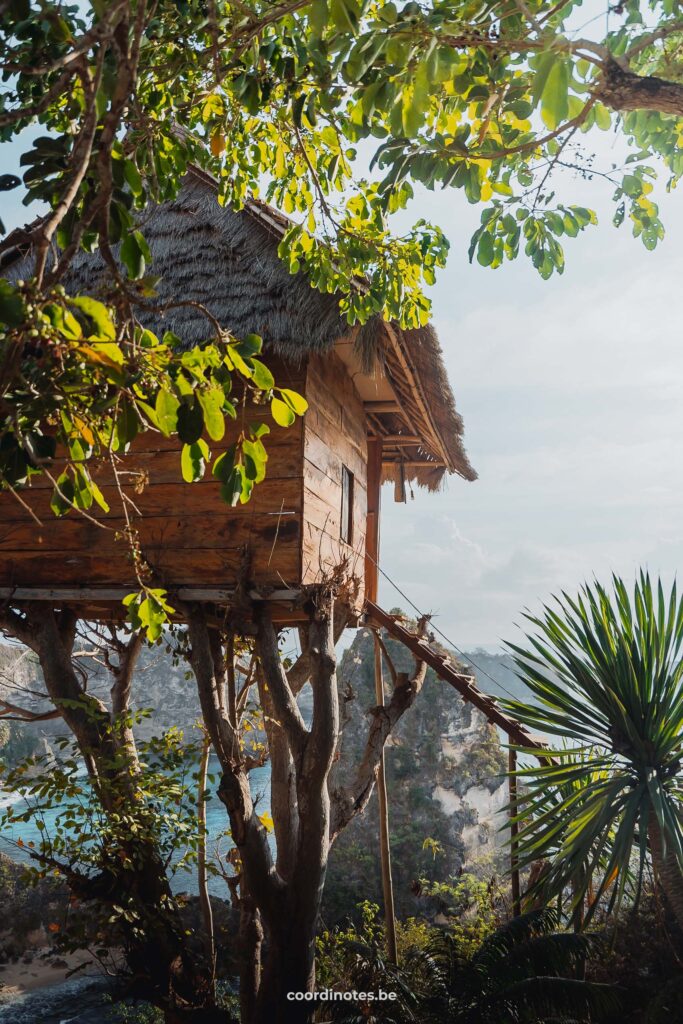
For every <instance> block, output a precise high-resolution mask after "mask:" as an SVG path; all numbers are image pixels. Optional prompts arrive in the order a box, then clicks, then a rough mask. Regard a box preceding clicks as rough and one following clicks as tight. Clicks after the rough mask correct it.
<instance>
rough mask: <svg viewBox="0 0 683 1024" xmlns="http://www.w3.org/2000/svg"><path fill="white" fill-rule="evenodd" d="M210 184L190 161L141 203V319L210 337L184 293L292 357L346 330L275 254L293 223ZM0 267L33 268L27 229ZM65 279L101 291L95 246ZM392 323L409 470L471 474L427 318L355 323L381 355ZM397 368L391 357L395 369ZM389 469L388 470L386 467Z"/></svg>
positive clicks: (409, 474)
mask: <svg viewBox="0 0 683 1024" xmlns="http://www.w3.org/2000/svg"><path fill="white" fill-rule="evenodd" d="M216 192H217V184H216V182H215V181H214V180H213V179H212V178H211V177H210V176H209V175H207V174H205V173H204V172H203V171H201V170H199V169H197V168H192V169H191V170H190V172H189V173H188V175H187V177H186V179H185V181H184V183H183V186H182V189H181V191H180V193H179V194H178V196H177V197H176V198H175V199H174V200H171V201H169V202H166V203H164V204H162V205H159V206H155V207H152V208H151V209H149V210H147V211H145V213H144V216H143V220H144V224H143V228H144V233H145V238H146V239H147V241H148V244H149V246H150V249H151V251H152V256H153V265H152V267H151V268H150V272H151V273H154V274H155V275H160V281H159V283H158V285H157V286H156V290H157V292H158V297H157V298H155V299H154V300H153V301H154V304H155V309H149V308H142V307H141V308H139V309H136V315H137V316H138V318H139V320H140V322H141V323H142V324H143V325H144V326H146V327H148V328H150V329H151V330H153V331H155V332H156V333H158V334H163V332H164V331H165V330H171V331H173V332H174V333H175V334H177V335H178V336H179V337H180V338H182V339H183V341H184V342H185V343H186V344H199V343H201V342H202V341H205V340H206V339H207V337H209V336H211V334H212V328H211V326H210V324H209V322H208V320H207V318H206V317H205V316H204V315H203V314H202V313H201V312H200V311H199V310H198V308H197V307H196V306H183V305H177V303H178V302H179V301H183V300H188V299H189V300H191V301H192V302H193V303H198V304H201V305H202V306H204V307H206V309H207V310H208V311H209V312H210V314H211V315H212V317H214V318H215V320H217V321H218V322H219V323H220V324H221V325H222V326H223V327H224V328H225V329H226V330H229V331H231V332H232V333H233V334H234V335H235V336H236V337H244V336H245V335H246V334H259V335H260V336H261V337H262V338H263V340H264V348H265V350H266V351H270V352H273V353H275V354H277V355H280V356H282V357H284V358H286V359H287V360H290V361H293V362H301V361H303V360H304V359H305V358H306V356H307V355H309V354H311V353H325V352H328V351H331V350H332V349H333V348H334V346H335V344H336V343H337V342H339V341H340V339H342V338H348V337H349V334H350V333H351V329H350V328H349V326H348V324H347V322H346V320H345V318H344V317H343V316H342V314H341V313H340V309H339V296H338V295H334V294H326V293H321V292H319V291H317V290H316V289H314V288H312V287H311V286H310V283H309V281H308V279H307V277H306V275H305V274H303V273H299V274H295V275H292V274H290V273H289V271H288V269H287V267H286V266H285V264H284V263H283V262H282V260H281V259H280V258H279V257H278V246H279V243H280V241H281V239H282V237H283V235H284V234H285V232H286V231H287V229H288V228H289V227H290V222H289V221H288V220H287V218H285V217H284V216H283V215H282V214H280V213H279V212H278V211H276V210H274V209H272V208H271V207H269V206H267V205H266V204H265V203H262V202H260V201H257V200H250V201H249V202H248V203H247V204H246V205H245V207H244V209H242V210H239V211H235V210H232V209H228V208H225V207H222V206H220V204H219V203H218V202H217V200H216ZM31 227H33V225H32V226H31ZM0 273H2V274H3V276H6V277H9V278H10V279H14V280H17V279H20V278H25V277H29V276H30V274H31V254H30V230H24V231H23V232H16V247H15V249H14V250H13V251H9V252H6V254H5V258H4V260H3V264H2V266H0ZM64 284H65V287H66V288H67V290H68V291H69V292H79V293H86V294H91V295H93V296H99V297H102V298H106V296H107V292H108V291H109V290H110V287H111V284H110V275H109V271H108V268H107V266H106V264H105V263H104V260H103V259H102V257H101V255H100V254H99V253H98V252H95V253H93V254H88V253H83V252H80V253H78V254H77V256H76V257H75V258H74V260H73V261H72V264H71V266H70V268H69V272H68V275H67V277H66V279H65V280H64ZM164 307H166V308H165V309H164ZM389 329H390V330H391V331H392V332H393V336H394V339H397V344H398V347H399V349H400V355H401V359H400V360H399V363H405V364H406V365H408V366H409V367H411V368H412V369H411V370H410V371H409V372H408V378H409V379H406V380H400V381H399V380H393V379H392V384H394V385H396V386H398V387H400V388H401V389H402V393H403V394H404V395H406V397H407V400H408V402H409V404H411V406H414V410H415V422H416V429H417V431H418V433H419V434H420V437H421V438H423V443H422V445H421V446H420V447H419V448H418V449H416V450H415V451H414V452H413V453H412V455H411V459H410V463H411V464H410V466H408V467H407V471H406V479H413V480H415V481H416V482H417V483H419V484H421V485H424V486H426V487H428V488H430V489H436V488H437V487H438V486H439V485H440V483H441V480H442V478H443V476H444V474H446V473H458V474H459V475H460V476H462V477H464V478H465V479H466V480H474V479H475V478H476V473H475V472H474V470H473V469H472V467H471V466H470V463H469V461H468V459H467V455H466V453H465V450H464V447H463V443H462V435H463V425H462V420H461V418H460V416H459V415H458V413H457V411H456V409H455V399H454V396H453V392H452V389H451V386H450V383H449V381H448V376H447V374H446V370H445V367H444V364H443V358H442V354H441V348H440V345H439V342H438V339H437V337H436V333H435V332H434V330H433V328H432V327H426V328H421V329H420V330H417V331H402V330H400V329H399V328H398V327H397V326H396V325H385V324H383V323H382V321H381V320H377V321H375V323H374V325H369V326H368V328H366V329H364V330H363V332H362V333H363V346H364V356H365V358H366V359H368V358H369V359H372V358H373V357H374V356H376V355H380V354H382V350H383V347H384V345H385V344H386V332H387V330H389ZM402 373H403V370H401V368H400V367H399V366H398V364H397V368H395V370H394V376H396V375H399V374H402ZM412 399H414V401H412ZM387 472H388V473H389V475H391V468H390V467H389V468H388V470H387Z"/></svg>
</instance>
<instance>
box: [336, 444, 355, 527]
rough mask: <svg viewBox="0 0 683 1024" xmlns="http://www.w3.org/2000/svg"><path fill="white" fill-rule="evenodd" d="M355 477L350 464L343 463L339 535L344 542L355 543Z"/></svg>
mask: <svg viewBox="0 0 683 1024" xmlns="http://www.w3.org/2000/svg"><path fill="white" fill-rule="evenodd" d="M354 484H355V478H354V475H353V473H352V472H351V470H350V469H349V467H348V466H345V465H343V464H342V478H341V518H340V523H339V536H340V537H341V539H342V541H343V542H344V544H349V545H351V544H353V498H354V494H353V492H354Z"/></svg>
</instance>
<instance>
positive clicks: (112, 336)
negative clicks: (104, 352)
mask: <svg viewBox="0 0 683 1024" xmlns="http://www.w3.org/2000/svg"><path fill="white" fill-rule="evenodd" d="M69 301H70V302H71V305H72V306H75V307H76V308H77V309H80V310H81V312H82V313H85V315H86V316H87V317H88V319H89V320H92V322H93V324H94V326H95V334H96V335H97V337H98V339H103V340H105V341H115V340H116V327H115V326H114V322H113V320H112V318H111V314H110V312H109V310H108V309H107V307H106V306H105V305H104V304H103V303H102V302H98V301H97V299H91V298H89V296H87V295H78V296H77V297H76V298H75V299H70V300H69Z"/></svg>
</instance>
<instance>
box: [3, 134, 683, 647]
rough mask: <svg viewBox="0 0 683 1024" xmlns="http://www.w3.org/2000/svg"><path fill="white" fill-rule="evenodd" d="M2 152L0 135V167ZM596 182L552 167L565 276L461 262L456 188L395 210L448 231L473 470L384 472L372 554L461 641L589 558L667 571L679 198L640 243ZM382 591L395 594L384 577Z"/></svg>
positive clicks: (386, 599) (675, 462) (456, 357)
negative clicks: (443, 474) (396, 493)
mask: <svg viewBox="0 0 683 1024" xmlns="http://www.w3.org/2000/svg"><path fill="white" fill-rule="evenodd" d="M610 145H611V140H610V138H609V136H603V137H602V138H601V146H602V150H603V155H604V159H605V161H608V160H609V159H610V158H611V151H610ZM17 152H18V150H17V149H16V148H14V147H8V146H3V147H2V149H1V150H0V166H1V168H2V171H3V172H5V171H14V170H16V165H15V160H16V157H15V154H16V153H17ZM611 191H612V189H611V187H610V186H607V187H603V185H601V184H597V183H586V182H583V181H580V180H575V179H574V178H572V177H566V178H564V179H563V180H562V181H561V182H558V192H559V194H560V198H561V199H562V200H563V201H565V202H579V203H586V205H593V206H596V207H597V208H598V212H599V215H600V221H601V223H600V225H599V226H598V227H597V228H592V229H589V230H588V231H587V232H584V234H583V235H582V237H580V238H578V239H568V240H567V245H566V255H567V269H566V271H565V274H564V276H563V277H556V278H553V279H552V280H551V281H545V282H544V281H542V280H541V279H540V278H539V277H538V275H537V274H536V272H535V271H534V270H533V268H532V267H531V265H530V264H529V263H527V262H526V261H525V260H524V259H520V260H518V262H517V263H516V264H507V265H506V266H504V267H503V268H501V269H499V270H496V271H491V270H485V269H483V268H481V267H479V266H478V265H474V266H470V265H469V264H468V262H467V257H466V252H467V246H468V243H469V238H470V235H471V233H472V230H473V229H474V228H475V227H476V226H477V224H478V218H479V211H478V210H477V209H476V208H473V207H470V206H469V205H468V204H467V203H466V202H465V201H464V200H463V199H462V198H461V197H460V196H458V195H457V194H456V193H454V192H447V193H438V194H431V193H427V192H424V191H422V192H421V193H420V194H419V196H418V198H417V200H416V202H415V203H414V204H413V207H412V210H411V216H412V217H413V218H417V217H419V216H425V217H428V218H431V219H433V220H435V221H437V222H438V223H439V224H440V225H441V226H442V227H443V228H444V229H445V230H446V233H447V235H448V236H449V238H450V239H451V244H452V252H451V258H450V261H449V264H448V267H447V269H446V270H444V271H442V272H441V276H440V279H439V281H438V284H437V286H436V288H435V289H434V291H433V299H434V321H435V324H436V326H437V329H438V331H439V334H440V338H441V342H442V345H443V348H444V351H445V356H446V363H447V366H448V370H449V375H450V378H451V381H452V384H453V389H454V391H455V395H456V400H457V405H458V409H459V411H460V412H461V414H462V415H463V417H464V420H465V444H466V447H467V450H468V452H469V455H470V459H471V461H472V464H473V465H474V467H475V468H476V470H477V472H478V473H479V479H478V480H477V481H476V482H474V483H467V482H465V481H463V480H460V478H457V477H456V478H452V479H451V480H450V481H449V483H448V485H447V488H446V489H445V490H444V492H443V493H440V494H436V495H434V494H428V493H426V492H424V491H420V490H416V491H415V500H414V501H409V502H408V504H407V505H396V504H394V502H393V492H392V489H391V488H385V493H384V496H383V501H384V514H383V519H382V565H383V568H384V569H385V571H386V572H387V573H388V574H389V576H391V577H392V578H393V579H395V580H396V582H397V583H398V584H399V585H400V586H401V588H402V589H404V590H405V591H406V593H407V594H408V595H409V597H410V598H411V599H412V600H413V601H414V602H415V603H416V604H417V605H418V606H420V607H421V608H422V609H423V610H431V611H434V612H436V613H437V616H436V618H435V622H436V623H437V624H438V626H439V627H440V628H441V629H442V630H443V631H444V632H445V633H446V634H447V635H448V636H449V637H450V638H451V639H452V640H453V641H454V642H455V643H456V644H457V645H459V646H460V647H465V648H470V649H471V648H472V647H474V646H478V645H482V646H487V647H495V646H497V645H498V644H499V642H500V641H501V639H511V638H513V637H515V636H516V630H515V627H514V623H516V622H518V621H519V612H520V611H521V609H523V608H524V607H526V606H530V607H532V608H537V607H538V604H539V602H540V601H544V600H547V599H548V598H549V596H550V595H551V593H553V592H557V591H558V590H559V589H561V588H569V589H570V590H571V589H574V588H576V587H577V586H578V585H579V584H580V583H581V582H582V581H583V580H584V579H586V578H588V577H590V576H592V575H593V574H595V575H597V576H599V577H601V578H606V577H607V576H608V574H609V573H610V572H611V571H612V570H615V571H617V572H619V573H621V574H624V575H626V576H628V577H631V576H632V575H633V574H634V572H635V571H636V570H637V569H638V567H639V566H648V567H649V568H650V569H651V570H652V571H653V572H662V573H663V574H665V575H666V576H667V578H670V577H671V576H672V575H673V573H674V572H675V571H676V569H677V567H678V565H679V564H680V562H681V555H682V554H683V543H682V541H681V531H680V521H681V511H682V506H683V463H682V460H681V457H680V451H681V443H682V441H683V408H682V405H681V395H682V394H683V390H682V384H683V345H682V344H681V312H680V311H681V282H682V280H683V275H682V271H683V258H682V255H681V252H682V247H681V243H682V242H683V207H682V205H681V197H680V195H679V196H677V195H676V194H675V193H674V194H673V195H671V196H663V197H662V198H661V207H662V210H663V212H664V220H665V224H666V228H667V235H666V239H665V241H664V242H663V243H662V244H661V245H660V247H659V248H658V250H657V251H656V252H654V253H648V252H646V251H645V249H644V248H643V247H642V245H641V244H640V243H639V242H637V241H636V240H634V239H633V238H632V237H631V236H630V232H629V228H628V225H627V224H626V225H624V227H623V228H622V229H621V230H619V231H617V230H615V229H614V228H613V227H612V226H611V224H610V219H611V214H612V207H611V204H610V202H609V196H610V194H611ZM19 198H20V197H19V195H18V193H4V194H3V195H2V197H1V199H2V202H1V206H2V209H1V210H0V215H1V216H2V219H3V220H4V221H5V224H6V226H7V227H8V228H11V227H14V226H16V225H18V224H20V223H23V222H24V221H25V220H27V219H29V214H28V211H26V210H25V208H23V207H21V206H20V204H19ZM30 216H34V214H33V213H32V212H31V213H30ZM380 597H381V601H382V603H383V604H384V606H385V607H392V606H394V605H396V604H401V605H405V601H404V600H403V599H402V598H400V597H399V596H398V595H397V594H396V593H395V591H394V590H393V588H392V587H391V586H390V585H389V584H388V583H386V582H385V581H383V583H382V587H381V592H380Z"/></svg>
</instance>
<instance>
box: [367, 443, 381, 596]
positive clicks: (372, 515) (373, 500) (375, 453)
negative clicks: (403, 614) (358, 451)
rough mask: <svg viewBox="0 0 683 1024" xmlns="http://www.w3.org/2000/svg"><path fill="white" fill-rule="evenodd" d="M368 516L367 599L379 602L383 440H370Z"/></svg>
mask: <svg viewBox="0 0 683 1024" xmlns="http://www.w3.org/2000/svg"><path fill="white" fill-rule="evenodd" d="M367 493H368V515H367V526H366V533H365V597H366V599H367V600H368V601H376V600H377V591H378V588H379V569H378V563H379V511H380V499H381V495H382V438H381V437H369V438H368V491H367Z"/></svg>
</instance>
